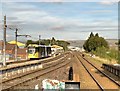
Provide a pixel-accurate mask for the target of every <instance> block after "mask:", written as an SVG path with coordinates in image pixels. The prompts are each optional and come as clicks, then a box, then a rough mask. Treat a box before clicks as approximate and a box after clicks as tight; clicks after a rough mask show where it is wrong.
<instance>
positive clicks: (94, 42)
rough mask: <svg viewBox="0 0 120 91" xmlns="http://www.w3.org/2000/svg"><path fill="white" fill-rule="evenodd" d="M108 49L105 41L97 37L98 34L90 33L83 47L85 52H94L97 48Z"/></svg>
mask: <svg viewBox="0 0 120 91" xmlns="http://www.w3.org/2000/svg"><path fill="white" fill-rule="evenodd" d="M102 46H103V47H105V48H109V46H108V43H107V41H106V40H105V39H104V38H102V37H99V35H98V33H97V34H95V36H94V34H93V33H92V32H91V34H90V37H89V38H88V39H87V40H86V41H85V43H84V45H83V47H84V49H85V50H86V51H87V52H91V51H95V50H96V49H97V48H98V47H102Z"/></svg>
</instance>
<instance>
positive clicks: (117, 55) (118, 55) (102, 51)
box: [92, 47, 120, 64]
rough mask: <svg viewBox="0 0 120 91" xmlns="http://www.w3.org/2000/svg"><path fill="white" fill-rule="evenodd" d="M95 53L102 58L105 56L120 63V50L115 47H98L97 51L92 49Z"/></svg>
mask: <svg viewBox="0 0 120 91" xmlns="http://www.w3.org/2000/svg"><path fill="white" fill-rule="evenodd" d="M92 53H93V54H95V55H96V56H99V57H100V58H105V59H107V60H109V61H110V62H112V61H113V60H114V61H116V62H117V63H119V64H120V51H118V50H115V49H106V48H105V47H101V48H97V49H96V51H92Z"/></svg>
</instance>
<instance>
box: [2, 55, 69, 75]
mask: <svg viewBox="0 0 120 91" xmlns="http://www.w3.org/2000/svg"><path fill="white" fill-rule="evenodd" d="M67 55H68V53H65V54H61V55H59V56H57V57H54V58H50V59H43V60H32V61H31V60H30V61H18V62H15V63H13V64H14V65H15V64H16V65H15V66H11V67H9V68H3V69H2V68H1V69H0V71H1V73H0V74H2V75H3V74H5V73H6V72H8V73H9V72H12V71H14V70H19V69H22V68H25V67H28V66H32V65H39V64H43V63H48V62H51V61H54V60H57V59H60V58H61V57H63V56H64V57H66V56H67ZM29 62H31V63H29Z"/></svg>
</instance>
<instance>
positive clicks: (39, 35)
mask: <svg viewBox="0 0 120 91" xmlns="http://www.w3.org/2000/svg"><path fill="white" fill-rule="evenodd" d="M40 39H41V35H39V45H40Z"/></svg>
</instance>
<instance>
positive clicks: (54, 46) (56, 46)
mask: <svg viewBox="0 0 120 91" xmlns="http://www.w3.org/2000/svg"><path fill="white" fill-rule="evenodd" d="M52 48H59V49H63V47H61V46H58V45H52Z"/></svg>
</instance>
